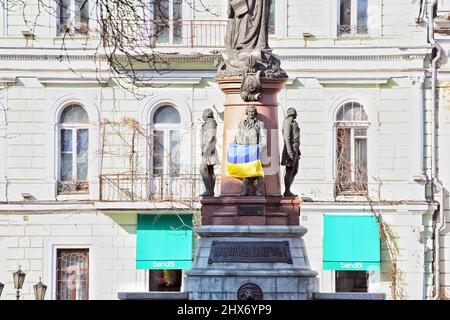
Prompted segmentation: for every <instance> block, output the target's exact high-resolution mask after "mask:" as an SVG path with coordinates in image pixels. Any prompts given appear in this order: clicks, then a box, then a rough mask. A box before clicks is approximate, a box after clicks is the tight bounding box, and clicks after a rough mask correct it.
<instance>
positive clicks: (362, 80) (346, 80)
mask: <svg viewBox="0 0 450 320" xmlns="http://www.w3.org/2000/svg"><path fill="white" fill-rule="evenodd" d="M390 79H391V78H390V77H380V78H368V77H364V78H358V77H354V78H342V77H336V78H334V77H333V78H331V77H318V78H317V80H318V81H319V83H320V84H322V85H327V84H377V85H382V84H387V83H388V82H389V80H390Z"/></svg>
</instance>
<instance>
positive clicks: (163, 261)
mask: <svg viewBox="0 0 450 320" xmlns="http://www.w3.org/2000/svg"><path fill="white" fill-rule="evenodd" d="M136 242H137V243H136V268H137V269H190V268H191V267H192V214H170V215H169V214H160V215H138V220H137V240H136Z"/></svg>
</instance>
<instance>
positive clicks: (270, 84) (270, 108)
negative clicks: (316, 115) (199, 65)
mask: <svg viewBox="0 0 450 320" xmlns="http://www.w3.org/2000/svg"><path fill="white" fill-rule="evenodd" d="M286 80H287V79H285V78H264V77H263V78H261V93H262V96H261V99H260V100H259V101H251V102H245V101H244V100H242V98H241V83H242V77H227V78H216V79H215V81H216V82H217V83H218V84H219V88H220V89H221V90H222V91H223V92H224V93H225V104H224V108H225V120H224V135H223V150H222V159H223V161H222V180H221V195H222V196H228V195H238V194H239V193H241V192H242V180H240V179H236V178H233V177H228V176H227V162H226V158H227V146H228V144H229V143H230V142H232V141H233V138H234V135H235V134H236V132H237V128H238V125H239V122H240V121H241V120H243V119H244V118H245V109H246V108H247V107H248V106H252V105H253V106H256V109H257V110H258V119H259V120H261V121H263V122H264V124H265V126H266V129H267V150H266V153H265V154H263V156H262V162H263V167H264V178H263V181H264V186H263V188H262V191H263V192H264V194H265V195H266V196H280V195H281V189H280V148H279V146H278V141H279V140H278V102H277V94H278V92H280V91H281V90H282V89H283V88H284V84H285V83H286Z"/></svg>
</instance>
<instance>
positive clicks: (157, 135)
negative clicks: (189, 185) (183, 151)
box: [152, 105, 181, 175]
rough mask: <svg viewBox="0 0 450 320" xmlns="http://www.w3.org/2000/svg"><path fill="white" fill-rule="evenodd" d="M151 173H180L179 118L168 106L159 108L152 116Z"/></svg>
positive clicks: (177, 113)
mask: <svg viewBox="0 0 450 320" xmlns="http://www.w3.org/2000/svg"><path fill="white" fill-rule="evenodd" d="M152 120H153V121H152V122H153V127H154V131H153V134H154V136H153V173H154V174H170V175H178V174H179V173H180V167H181V163H180V142H181V133H180V129H181V118H180V113H179V112H178V110H177V109H175V108H174V107H172V106H170V105H164V106H161V107H159V108H158V109H157V110H156V111H155V113H154V114H153V119H152Z"/></svg>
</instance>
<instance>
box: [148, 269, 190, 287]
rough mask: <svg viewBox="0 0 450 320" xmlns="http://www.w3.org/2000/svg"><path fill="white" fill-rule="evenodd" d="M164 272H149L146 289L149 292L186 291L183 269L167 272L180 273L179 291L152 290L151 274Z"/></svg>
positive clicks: (154, 270) (156, 270)
mask: <svg viewBox="0 0 450 320" xmlns="http://www.w3.org/2000/svg"><path fill="white" fill-rule="evenodd" d="M158 271H159V272H163V271H164V270H163V269H161V270H160V269H153V270H147V281H146V287H147V289H148V290H147V291H149V292H183V291H184V270H183V269H173V270H167V271H176V272H179V273H180V288H179V290H150V289H151V286H150V282H151V278H152V277H151V273H152V272H158Z"/></svg>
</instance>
